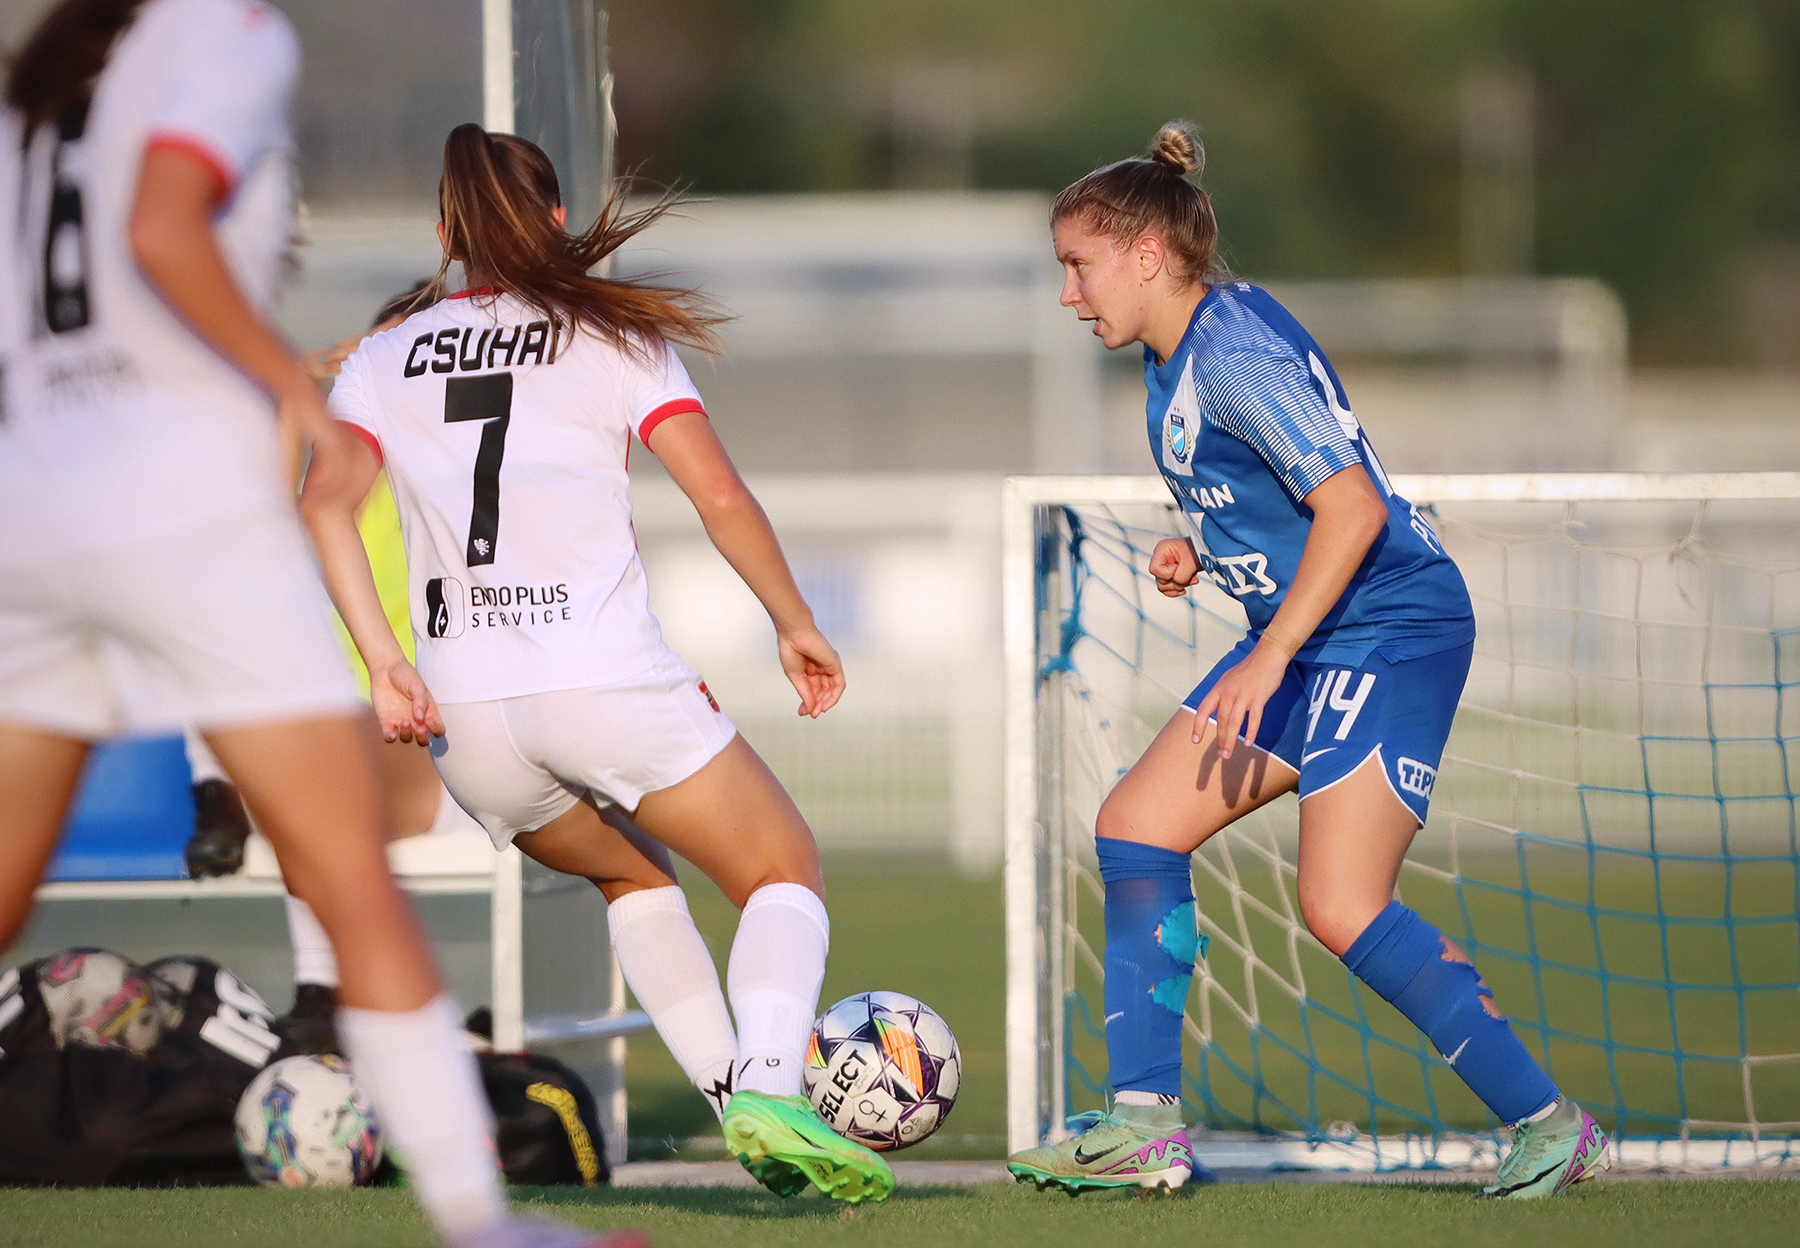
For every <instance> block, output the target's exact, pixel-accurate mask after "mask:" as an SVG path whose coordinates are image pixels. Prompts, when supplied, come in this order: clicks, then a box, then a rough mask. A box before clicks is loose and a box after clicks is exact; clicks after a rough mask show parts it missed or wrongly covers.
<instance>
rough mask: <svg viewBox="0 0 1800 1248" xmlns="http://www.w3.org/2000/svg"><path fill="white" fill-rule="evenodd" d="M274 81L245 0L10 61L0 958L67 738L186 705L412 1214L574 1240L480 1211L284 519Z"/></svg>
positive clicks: (293, 371) (488, 1181) (420, 944)
mask: <svg viewBox="0 0 1800 1248" xmlns="http://www.w3.org/2000/svg"><path fill="white" fill-rule="evenodd" d="M298 69H299V46H298V41H297V40H296V38H295V36H294V32H293V29H292V28H291V27H290V26H289V24H288V22H287V20H286V19H285V18H284V17H282V15H281V14H280V13H279V12H278V11H277V10H275V9H274V8H271V7H269V6H267V5H263V4H256V3H249V2H248V0H63V2H62V3H60V4H58V5H56V6H55V7H53V8H52V9H50V11H49V12H48V13H47V14H46V15H45V16H44V18H43V20H42V21H41V23H40V24H39V25H38V27H37V29H36V31H35V32H34V34H33V35H32V36H31V38H30V40H29V41H28V42H27V44H26V46H25V48H24V49H23V51H22V54H21V55H20V56H19V58H18V59H17V61H15V62H14V64H13V66H12V69H11V71H10V74H9V76H8V81H7V84H6V105H7V111H6V113H5V116H4V120H3V121H0V198H3V201H4V203H5V204H6V205H7V217H6V223H5V224H4V225H3V226H0V349H4V360H3V364H4V385H5V394H4V400H5V409H4V415H5V419H4V423H0V792H4V793H5V795H6V801H5V802H4V803H3V804H0V945H4V944H5V943H8V942H10V941H11V940H12V939H13V938H14V937H15V936H16V935H17V933H18V930H19V928H20V925H21V924H22V922H23V920H24V917H25V914H26V912H27V910H28V909H29V907H30V903H31V898H32V890H33V888H34V886H35V884H36V882H37V880H38V878H39V876H40V875H41V873H42V871H43V866H44V863H45V861H46V859H47V858H48V857H49V855H50V852H51V850H52V849H53V848H54V845H55V841H56V834H57V831H58V828H59V827H60V825H61V823H62V819H63V815H64V812H65V810H66V808H67V805H68V802H69V799H70V795H71V793H72V792H73V789H74V787H75V783H76V780H77V777H78V775H79V773H80V770H81V765H82V762H83V760H84V758H85V756H86V754H87V751H88V748H89V746H90V744H91V743H92V742H93V741H95V740H97V739H100V738H103V737H106V736H109V735H111V734H113V733H115V732H117V731H118V730H120V729H121V728H124V727H141V728H174V727H177V726H179V725H180V724H182V723H184V722H188V723H193V724H195V725H196V726H197V727H198V728H199V729H200V730H201V731H202V733H203V734H204V735H205V737H206V739H207V741H208V742H209V744H210V745H211V747H212V749H213V751H214V753H216V754H217V755H218V757H219V759H220V761H221V762H222V763H223V764H224V766H225V769H226V771H227V772H228V773H229V774H230V775H231V776H232V778H233V779H234V780H235V781H236V782H237V784H238V786H239V787H240V789H241V790H242V791H243V793H244V796H245V798H246V800H247V801H248V803H249V805H250V807H251V809H252V810H253V811H254V812H255V814H256V816H257V820H258V822H259V823H260V824H261V826H262V827H263V829H264V831H265V832H266V833H267V834H268V836H269V838H270V840H271V841H272V842H273V843H274V844H275V846H276V849H277V852H278V853H279V855H280V857H281V862H282V866H283V868H284V871H285V872H286V875H287V879H288V882H289V884H290V886H291V887H292V888H293V890H294V892H295V893H296V894H298V895H300V896H302V897H304V898H306V899H307V900H308V901H310V902H311V904H312V905H313V907H314V908H315V910H317V912H318V915H319V919H320V921H321V922H322V923H323V924H324V926H325V928H326V930H327V931H328V932H329V933H330V934H331V936H332V938H333V940H334V942H335V943H336V945H337V947H338V950H339V952H340V954H341V960H342V963H343V981H344V982H343V998H344V1001H345V1003H346V1008H345V1009H344V1011H343V1013H342V1016H341V1018H340V1024H339V1025H340V1029H341V1032H342V1035H343V1037H344V1040H345V1041H346V1043H347V1046H348V1048H349V1051H350V1054H351V1056H352V1058H353V1060H354V1061H355V1063H356V1065H357V1070H358V1074H359V1075H360V1076H361V1078H362V1081H363V1082H364V1083H365V1084H366V1086H367V1088H368V1091H369V1093H370V1095H371V1097H372V1099H373V1100H374V1103H375V1105H376V1108H377V1110H378V1112H379V1113H380V1115H381V1117H382V1119H383V1122H384V1124H385V1125H386V1128H387V1131H388V1136H389V1140H390V1142H391V1143H393V1144H394V1145H396V1146H397V1147H398V1149H399V1150H400V1151H401V1152H402V1153H403V1154H404V1155H405V1156H406V1158H407V1162H408V1168H409V1171H410V1174H411V1178H412V1185H413V1190H414V1191H415V1192H417V1193H418V1195H419V1198H420V1200H421V1202H422V1203H423V1204H424V1206H425V1208H426V1211H427V1213H428V1214H430V1216H431V1217H432V1219H433V1221H434V1223H435V1224H436V1226H437V1227H438V1229H439V1231H440V1232H441V1233H442V1234H443V1235H444V1237H445V1238H446V1239H447V1240H448V1241H449V1242H450V1243H451V1244H452V1245H453V1248H460V1246H461V1245H465V1244H466V1245H471V1246H473V1245H475V1244H478V1243H479V1244H481V1245H484V1246H495V1248H504V1246H517V1248H524V1246H527V1245H546V1246H547V1245H552V1244H554V1245H567V1246H573V1245H576V1244H593V1243H597V1242H599V1241H597V1240H595V1238H594V1236H592V1235H591V1234H587V1235H577V1234H574V1233H572V1232H566V1231H562V1230H559V1229H555V1228H545V1227H541V1226H535V1225H532V1224H527V1223H522V1222H518V1221H515V1220H514V1219H513V1218H512V1217H511V1216H510V1214H509V1213H508V1212H507V1208H506V1202H505V1196H504V1193H503V1192H502V1191H501V1189H500V1187H499V1184H498V1182H497V1178H496V1175H495V1171H494V1166H493V1160H492V1157H493V1152H492V1143H491V1141H490V1140H489V1139H488V1138H487V1137H488V1129H489V1127H488V1120H487V1112H488V1111H487V1104H486V1101H485V1098H484V1097H483V1095H482V1092H481V1087H480V1083H479V1080H478V1078H477V1075H476V1071H475V1068H474V1065H473V1062H472V1060H471V1058H470V1056H469V1054H468V1052H467V1050H466V1048H465V1047H464V1043H463V1039H462V1036H461V1030H460V1026H459V1016H458V1011H457V1009H456V1007H455V1003H454V1002H453V1001H452V1000H451V999H450V998H449V996H448V995H447V994H445V993H444V991H443V988H442V985H441V982H440V980H439V977H438V973H437V969H436V966H435V965H434V963H433V959H432V956H431V952H430V949H429V946H428V945H427V943H426V941H425V939H424V937H423V934H422V931H421V927H420V924H419V922H418V919H417V916H416V915H415V914H414V913H413V910H412V908H411V906H410V904H409V903H408V902H407V900H406V897H405V895H404V894H403V893H402V892H401V891H400V890H399V888H398V887H397V886H396V885H395V883H394V881H393V878H392V877H391V876H390V875H389V874H388V871H387V865H386V861H385V858H384V856H383V850H382V835H381V832H382V829H381V819H380V816H379V813H378V810H379V802H378V793H377V789H376V782H375V776H374V771H373V766H372V763H371V760H370V758H369V756H368V751H367V748H366V746H365V739H364V737H363V733H364V731H365V729H364V728H363V726H362V724H361V723H359V716H360V714H361V712H360V709H359V707H358V705H357V698H356V694H355V690H354V688H353V686H352V684H351V681H350V677H349V674H348V672H347V671H346V670H345V668H344V665H343V662H342V659H341V658H340V657H339V656H338V655H337V654H336V653H335V646H334V644H333V641H332V637H331V633H330V629H329V625H328V623H327V616H326V615H325V613H324V600H323V595H322V594H321V593H320V590H319V586H318V583H317V580H316V578H315V577H314V576H313V575H312V570H311V566H310V556H309V552H308V551H307V548H306V542H305V535H304V533H303V530H302V529H301V527H300V525H299V523H298V521H297V519H296V517H295V514H294V507H293V502H292V497H291V485H290V482H291V478H290V477H289V476H288V475H287V473H286V472H285V471H284V467H283V462H282V440H281V439H280V438H279V437H278V436H277V423H276V405H275V402H274V398H275V397H276V396H279V397H280V398H281V399H282V400H283V403H284V411H285V412H287V413H288V418H289V419H290V420H291V423H292V425H293V428H294V429H295V431H296V432H298V433H300V434H302V435H303V436H304V437H306V438H308V439H310V440H311V442H312V450H313V480H312V485H313V488H314V489H315V491H316V492H318V493H319V494H320V495H325V494H329V493H331V492H333V491H334V490H337V489H340V488H341V487H342V484H343V482H344V481H345V480H347V478H348V475H349V473H348V466H349V462H350V456H351V454H352V452H353V449H354V448H353V445H352V444H351V443H350V441H349V439H347V438H346V436H345V435H344V434H343V433H342V432H341V431H340V430H338V428H337V427H336V426H335V425H334V424H333V423H332V422H331V420H330V419H329V417H328V415H327V414H326V412H325V409H324V405H323V403H322V402H321V400H320V398H319V395H318V393H317V391H316V390H315V389H314V386H313V382H312V381H311V379H310V378H308V377H307V376H306V374H305V373H304V372H303V371H302V370H301V369H300V367H299V366H298V364H297V363H296V361H295V360H294V359H293V357H292V355H291V353H290V352H289V351H288V350H287V348H286V347H285V346H284V345H283V344H282V342H281V340H280V339H279V338H278V337H277V336H276V335H275V334H274V332H273V331H272V330H271V329H270V328H269V326H268V324H267V322H266V321H265V320H264V318H263V315H262V309H263V308H264V306H265V304H266V302H267V300H268V298H269V295H270V293H271V290H272V287H273V284H274V277H275V274H276V272H277V269H278V262H279V259H280V257H281V254H282V252H283V250H284V249H285V247H286V246H287V239H288V235H289V230H290V227H291V222H290V196H291V179H292V161H291V156H290V148H291V143H290V138H289V132H288V123H287V113H288V103H289V97H290V95H291V93H292V90H293V85H294V81H295V78H296V75H297V73H298ZM322 776H329V777H330V782H329V783H320V782H319V778H320V777H322ZM270 1041H271V1043H270V1045H269V1047H270V1048H271V1049H273V1047H274V1045H273V1037H272V1036H271V1037H270ZM637 1238H638V1237H636V1236H635V1235H631V1236H625V1237H619V1238H618V1240H617V1242H620V1243H624V1242H636V1240H637Z"/></svg>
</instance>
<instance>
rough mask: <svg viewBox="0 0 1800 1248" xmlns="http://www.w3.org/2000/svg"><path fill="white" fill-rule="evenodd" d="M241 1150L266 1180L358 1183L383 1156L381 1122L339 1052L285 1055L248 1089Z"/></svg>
mask: <svg viewBox="0 0 1800 1248" xmlns="http://www.w3.org/2000/svg"><path fill="white" fill-rule="evenodd" d="M237 1145H238V1153H239V1154H240V1155H241V1156H242V1157H243V1159H244V1167H245V1169H247V1170H249V1171H250V1177H251V1178H253V1179H255V1180H256V1181H257V1182H258V1183H261V1184H262V1185H263V1186H264V1187H354V1186H356V1185H358V1184H362V1183H367V1182H368V1181H369V1180H370V1179H371V1178H373V1177H374V1175H375V1167H376V1166H379V1165H380V1164H381V1150H382V1141H381V1128H380V1127H379V1126H378V1125H377V1124H376V1122H375V1116H374V1114H373V1112H372V1111H371V1110H370V1109H369V1102H368V1099H367V1098H366V1097H364V1096H363V1093H362V1089H361V1088H358V1087H357V1086H356V1081H355V1080H354V1079H352V1078H351V1077H350V1063H348V1062H346V1061H345V1060H344V1059H343V1058H341V1057H334V1056H325V1057H286V1058H283V1059H282V1060H281V1061H279V1062H276V1063H274V1064H273V1065H271V1066H269V1067H268V1068H267V1069H265V1070H264V1071H263V1072H262V1073H261V1074H260V1075H258V1076H257V1077H256V1078H255V1079H254V1080H252V1081H251V1083H250V1086H249V1087H248V1088H245V1089H244V1095H243V1096H242V1097H241V1098H239V1100H238V1107H237Z"/></svg>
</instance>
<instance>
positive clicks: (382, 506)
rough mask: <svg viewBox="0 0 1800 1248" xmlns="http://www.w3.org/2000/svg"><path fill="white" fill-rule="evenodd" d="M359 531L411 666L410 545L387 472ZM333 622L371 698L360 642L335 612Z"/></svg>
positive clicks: (360, 517)
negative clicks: (358, 647)
mask: <svg viewBox="0 0 1800 1248" xmlns="http://www.w3.org/2000/svg"><path fill="white" fill-rule="evenodd" d="M356 531H357V532H358V533H360V534H362V540H363V549H364V550H366V551H368V553H369V567H370V569H371V570H372V571H373V572H374V573H375V592H376V593H378V594H380V595H381V606H382V609H383V610H384V611H386V612H387V620H388V627H390V628H392V629H393V630H394V636H396V637H398V638H399V639H400V648H401V649H402V650H404V651H405V652H406V661H407V662H409V663H410V662H412V658H413V633H412V611H411V608H410V607H409V606H408V605H407V593H406V544H405V542H403V541H402V540H401V538H400V509H399V508H398V507H397V506H395V504H394V491H393V488H392V487H391V486H389V485H388V477H387V473H386V472H383V473H382V474H381V475H380V476H379V477H376V478H375V485H374V488H372V489H371V490H370V491H369V497H367V498H366V499H364V500H363V505H362V510H361V511H359V512H358V513H357V515H356ZM332 621H333V623H334V624H336V626H337V635H338V644H339V645H341V646H343V648H344V655H345V657H347V658H348V659H349V661H350V666H351V668H352V669H353V670H354V671H355V672H356V679H357V682H358V683H359V685H360V686H361V688H362V695H363V697H364V698H365V699H366V698H368V696H369V669H368V668H367V667H366V666H364V665H363V661H362V656H361V655H360V654H358V653H357V652H356V643H355V642H353V641H351V640H350V630H349V629H347V628H345V627H344V621H343V620H342V619H340V618H338V617H337V616H336V614H335V613H334V614H333V617H332Z"/></svg>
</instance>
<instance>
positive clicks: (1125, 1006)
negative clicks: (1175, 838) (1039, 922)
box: [1094, 836, 1200, 1096]
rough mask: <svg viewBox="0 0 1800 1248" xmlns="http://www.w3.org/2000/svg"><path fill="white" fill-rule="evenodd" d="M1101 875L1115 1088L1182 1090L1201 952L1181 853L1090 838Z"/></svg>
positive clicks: (1108, 1050) (1108, 1033)
mask: <svg viewBox="0 0 1800 1248" xmlns="http://www.w3.org/2000/svg"><path fill="white" fill-rule="evenodd" d="M1094 847H1095V849H1096V850H1098V851H1099V854H1100V878H1101V879H1103V880H1105V881H1106V1058H1107V1063H1108V1065H1109V1066H1110V1068H1111V1072H1112V1085H1113V1090H1114V1091H1115V1092H1160V1093H1162V1094H1163V1095H1165V1096H1180V1095H1181V1019H1182V1013H1183V1011H1184V1010H1186V1008H1187V995H1188V985H1189V984H1190V983H1192V982H1193V978H1194V959H1195V958H1196V957H1197V956H1198V955H1199V952H1200V941H1199V937H1198V926H1197V924H1196V922H1195V915H1194V884H1193V880H1192V878H1191V877H1190V876H1189V874H1188V869H1189V863H1188V856H1187V855H1186V854H1178V853H1176V852H1175V851H1174V850H1172V849H1162V848H1160V847H1158V846H1155V845H1139V844H1138V843H1137V842H1135V841H1121V840H1117V839H1115V838H1113V837H1110V836H1098V837H1095V838H1094Z"/></svg>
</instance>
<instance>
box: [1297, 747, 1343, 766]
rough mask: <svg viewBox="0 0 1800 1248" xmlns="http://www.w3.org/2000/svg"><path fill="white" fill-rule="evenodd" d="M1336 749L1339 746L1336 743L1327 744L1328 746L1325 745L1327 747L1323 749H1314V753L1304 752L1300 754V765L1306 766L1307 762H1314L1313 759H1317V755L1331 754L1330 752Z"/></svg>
mask: <svg viewBox="0 0 1800 1248" xmlns="http://www.w3.org/2000/svg"><path fill="white" fill-rule="evenodd" d="M1335 749H1337V746H1335V745H1328V746H1326V747H1325V748H1324V749H1322V750H1314V751H1313V752H1312V753H1311V754H1302V755H1301V756H1300V765H1301V766H1302V767H1304V766H1306V765H1307V764H1308V763H1310V762H1312V760H1313V759H1315V758H1317V757H1318V756H1319V755H1321V754H1329V753H1331V752H1332V751H1333V750H1335Z"/></svg>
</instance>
